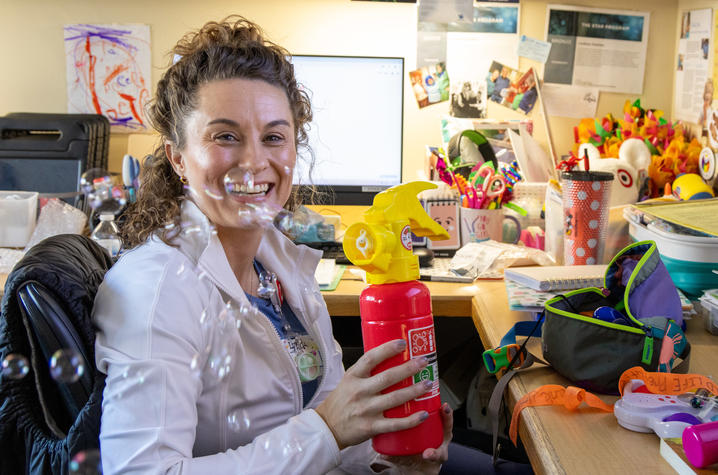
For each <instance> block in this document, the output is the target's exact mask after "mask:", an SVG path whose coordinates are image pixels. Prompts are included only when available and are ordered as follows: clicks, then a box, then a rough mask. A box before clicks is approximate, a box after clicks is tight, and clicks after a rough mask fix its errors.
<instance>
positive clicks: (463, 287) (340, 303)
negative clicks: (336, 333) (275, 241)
mask: <svg viewBox="0 0 718 475" xmlns="http://www.w3.org/2000/svg"><path fill="white" fill-rule="evenodd" d="M424 284H426V285H427V287H429V291H430V292H431V303H432V310H433V312H434V316H437V317H468V316H469V315H471V299H472V298H473V297H474V295H476V292H477V291H478V289H477V287H476V286H475V285H473V284H460V283H453V282H424ZM366 286H367V284H365V283H364V282H363V281H362V280H361V278H360V277H359V276H356V275H353V274H352V269H351V268H347V270H346V271H345V272H344V276H343V277H342V280H341V281H340V282H339V285H338V286H337V288H336V289H335V290H332V291H324V292H322V297H324V301H325V302H326V303H327V308H328V309H329V315H331V316H332V317H347V316H357V315H359V294H361V292H362V290H364V288H365V287H366Z"/></svg>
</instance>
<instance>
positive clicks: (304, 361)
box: [282, 335, 324, 383]
mask: <svg viewBox="0 0 718 475" xmlns="http://www.w3.org/2000/svg"><path fill="white" fill-rule="evenodd" d="M282 343H283V344H284V349H285V350H287V353H289V356H290V357H291V358H292V361H294V364H295V365H296V367H297V372H298V373H299V380H300V381H301V382H303V383H308V382H309V381H314V380H315V379H317V378H318V377H319V376H321V375H322V370H323V368H324V365H323V363H322V355H321V354H320V353H319V348H318V347H317V344H316V343H315V342H314V340H313V339H312V338H311V337H310V336H309V335H293V336H290V337H288V338H285V339H284V340H282Z"/></svg>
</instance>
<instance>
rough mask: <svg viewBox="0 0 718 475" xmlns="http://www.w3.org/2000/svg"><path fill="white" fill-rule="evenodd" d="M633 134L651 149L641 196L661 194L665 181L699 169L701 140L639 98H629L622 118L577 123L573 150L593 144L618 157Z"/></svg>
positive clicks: (576, 154)
mask: <svg viewBox="0 0 718 475" xmlns="http://www.w3.org/2000/svg"><path fill="white" fill-rule="evenodd" d="M631 138H637V139H640V140H641V141H642V142H643V143H644V144H645V145H646V147H648V150H649V151H650V153H651V163H650V165H649V166H648V170H647V173H648V178H649V180H648V189H647V192H646V193H645V196H641V197H640V199H645V198H654V197H658V196H661V195H662V194H663V191H664V188H665V185H666V184H667V183H668V184H672V183H673V180H675V178H676V177H677V176H679V175H681V174H683V173H698V171H699V156H700V153H701V149H702V146H701V144H700V142H699V141H698V140H697V139H696V138H692V139H691V138H690V137H689V136H688V135H687V134H686V130H685V128H684V126H683V124H682V123H681V122H679V121H676V122H670V121H669V120H667V119H666V118H664V117H663V111H660V110H655V109H643V108H642V107H641V101H640V99H636V100H635V101H634V102H633V103H632V104H631V103H630V101H626V104H625V105H624V107H623V118H622V119H620V118H616V117H614V116H613V115H611V114H608V115H606V116H605V117H602V118H596V119H582V120H581V122H580V123H579V124H578V126H576V127H574V139H575V142H576V143H575V144H574V147H573V150H572V152H571V154H572V156H573V157H576V158H579V157H580V154H579V147H580V146H581V145H582V144H591V145H593V146H595V147H596V148H597V149H598V151H599V152H600V156H601V157H602V158H614V157H618V156H619V149H620V147H621V145H622V144H623V143H624V142H625V141H626V140H628V139H631Z"/></svg>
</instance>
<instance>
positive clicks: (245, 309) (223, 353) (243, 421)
mask: <svg viewBox="0 0 718 475" xmlns="http://www.w3.org/2000/svg"><path fill="white" fill-rule="evenodd" d="M284 173H285V175H286V176H288V177H291V174H292V168H290V167H285V168H284ZM290 179H291V178H290ZM80 184H81V191H82V193H83V194H84V196H85V200H86V203H87V206H88V207H89V209H91V210H92V212H94V213H96V214H99V213H101V212H112V213H115V214H117V213H118V212H119V211H121V209H122V208H123V207H124V206H125V205H126V204H127V201H128V193H127V190H125V188H124V187H123V186H122V185H121V184H120V183H118V180H117V178H116V177H115V176H113V175H112V174H110V173H108V172H107V171H106V170H103V169H98V168H93V169H90V170H87V171H86V172H85V173H83V175H82V177H81V180H80ZM223 184H224V189H217V190H215V189H211V188H209V187H205V189H203V190H202V193H204V195H206V196H208V197H210V198H212V199H215V200H222V199H224V198H225V197H227V196H231V194H242V195H251V194H261V193H262V191H261V190H262V189H261V188H260V189H257V188H255V177H254V175H253V173H252V172H251V171H250V170H247V169H245V168H242V167H236V168H233V169H231V170H229V172H227V174H226V175H225V177H224V180H223ZM185 191H186V192H187V193H188V194H189V195H193V196H195V197H197V191H196V190H194V189H193V188H191V187H190V186H189V185H185ZM237 218H238V221H237V223H238V224H239V225H241V226H246V227H250V226H261V227H265V226H270V225H273V226H275V227H277V228H278V229H279V230H280V231H282V232H283V233H284V234H286V235H288V236H290V237H291V238H295V237H296V236H297V235H298V234H300V233H301V229H302V224H301V222H300V221H301V220H297V219H296V217H295V215H294V214H293V213H291V212H289V211H288V210H286V209H283V208H281V206H279V205H277V204H270V203H268V202H266V201H264V200H250V201H249V202H240V203H239V206H238V211H237ZM174 226H175V225H174V224H172V223H170V224H168V225H167V226H165V227H166V229H172V228H174ZM181 232H182V233H183V234H197V233H203V232H209V233H213V234H216V232H217V231H216V229H214V228H213V227H210V228H209V229H203V228H202V227H200V226H197V225H189V224H187V225H186V224H185V223H182V224H181ZM190 267H191V265H190V264H189V263H181V264H180V265H179V266H178V268H177V269H176V271H175V273H176V275H177V276H181V275H183V274H184V273H185V272H186V271H187V269H189V268H190ZM199 277H200V280H202V279H206V278H207V275H206V274H204V273H201V274H200V276H199ZM256 290H257V293H258V294H259V295H260V296H262V297H264V298H270V299H271V298H275V297H276V295H275V293H276V286H274V285H272V283H271V282H268V281H267V278H266V276H264V277H263V279H260V282H259V283H258V288H257V289H256ZM303 292H304V294H305V295H311V293H312V289H309V288H305V289H303ZM318 298H319V297H318ZM257 316H260V317H261V318H264V317H263V315H261V312H260V310H259V309H257V308H256V307H255V306H253V305H248V304H241V305H238V304H236V303H235V302H233V301H229V302H226V303H225V304H224V306H223V307H222V308H221V309H219V311H217V310H216V309H215V310H214V311H210V310H209V309H205V310H204V311H203V312H201V314H200V315H199V322H200V325H201V326H202V327H203V328H204V329H205V330H206V331H207V332H209V335H210V336H211V337H210V338H209V340H208V341H211V342H212V343H211V344H210V345H208V346H207V347H206V348H204V349H203V350H202V351H201V352H200V353H197V354H195V355H194V356H193V357H192V359H191V361H190V363H189V368H190V371H191V374H192V375H193V377H196V378H201V377H202V375H203V374H208V375H209V376H210V377H213V378H216V379H217V380H220V381H221V380H223V379H224V378H226V377H227V376H228V375H229V374H230V373H231V371H232V367H233V364H234V363H235V361H234V357H235V355H234V354H233V351H234V348H233V347H232V345H231V341H232V335H233V332H237V331H239V330H240V329H241V327H242V324H243V322H245V321H247V319H249V318H258V317H257ZM284 330H285V331H286V332H287V333H288V334H293V330H292V328H291V326H289V325H288V324H285V328H284ZM327 356H328V355H327ZM85 364H86V363H85V361H84V360H83V358H82V356H81V355H79V354H78V353H77V352H75V351H74V350H71V349H61V350H58V351H57V352H55V353H54V354H53V355H52V357H51V358H50V361H49V370H50V375H51V376H52V378H54V379H55V380H56V381H58V382H62V383H65V384H72V383H75V382H77V380H78V379H79V378H80V377H82V375H83V374H84V373H85V371H86V369H85ZM29 372H30V363H29V361H28V359H27V358H26V357H25V356H23V355H20V354H9V355H7V356H6V357H5V358H4V359H3V361H2V366H1V368H0V376H2V379H15V380H17V379H22V378H24V377H26V376H27V375H28V374H29ZM122 376H123V378H124V379H125V380H126V381H127V384H129V385H134V384H143V383H144V380H145V378H144V375H143V373H142V372H141V371H134V370H132V369H131V368H130V367H128V368H126V369H125V371H124V372H123V373H122ZM115 397H122V391H119V392H118V393H117V394H116V395H115ZM226 424H227V427H228V428H229V430H230V431H232V432H235V433H242V432H245V433H246V432H247V431H249V430H250V427H251V425H252V424H251V419H250V417H249V414H248V413H247V411H246V409H237V410H233V411H231V412H230V413H229V414H228V415H227V419H226ZM262 444H263V448H264V449H265V450H267V451H270V452H272V453H274V452H276V455H277V456H278V457H279V456H283V457H286V456H288V455H291V454H294V453H300V452H302V446H301V444H300V443H299V441H296V440H293V441H284V443H281V444H274V445H272V442H270V439H269V438H267V439H265V440H264V441H263V442H262ZM69 473H70V474H77V475H95V474H101V473H102V466H101V460H100V452H99V450H95V449H92V450H84V451H80V452H78V453H77V454H75V455H74V456H73V458H72V460H71V461H70V464H69Z"/></svg>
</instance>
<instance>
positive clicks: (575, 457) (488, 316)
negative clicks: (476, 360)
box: [472, 282, 718, 474]
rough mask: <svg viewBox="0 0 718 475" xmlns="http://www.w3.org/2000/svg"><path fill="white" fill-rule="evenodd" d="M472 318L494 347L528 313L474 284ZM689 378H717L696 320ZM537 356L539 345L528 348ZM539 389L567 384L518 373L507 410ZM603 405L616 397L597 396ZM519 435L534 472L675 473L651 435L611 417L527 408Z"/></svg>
mask: <svg viewBox="0 0 718 475" xmlns="http://www.w3.org/2000/svg"><path fill="white" fill-rule="evenodd" d="M475 285H476V287H477V288H478V290H479V291H478V292H477V298H475V299H474V301H473V306H472V317H473V319H474V325H475V326H476V328H477V330H478V331H479V334H480V336H481V340H482V341H483V342H484V345H487V348H488V347H491V348H494V347H496V346H498V345H499V342H500V341H501V337H503V336H504V334H505V333H506V332H507V331H508V330H509V329H510V328H511V327H512V326H513V325H514V323H516V322H517V321H519V320H521V319H525V318H526V317H527V315H528V313H524V312H511V311H509V310H508V303H507V299H506V291H505V289H504V283H503V282H477V283H476V284H475ZM687 336H688V339H689V341H690V342H691V347H692V354H691V366H690V371H691V372H692V373H701V374H705V375H713V376H715V375H718V359H717V358H716V357H715V355H716V350H717V349H718V338H717V337H715V336H713V335H711V334H709V333H708V332H706V331H705V330H704V329H703V326H702V322H701V320H700V318H696V319H693V320H691V321H689V322H688V330H687ZM531 351H532V352H539V351H540V348H539V345H534V347H533V348H531ZM544 384H561V385H564V386H568V385H570V384H571V383H570V382H569V381H568V380H567V379H565V378H563V377H561V376H559V375H558V374H557V373H556V372H554V371H553V370H551V369H549V368H546V367H541V366H539V367H537V368H534V369H530V370H527V371H525V372H523V373H520V374H518V375H517V376H515V377H514V379H513V380H512V381H511V382H510V383H509V387H508V394H509V397H508V399H509V405H510V407H511V408H513V406H514V404H515V402H516V401H517V400H518V399H519V398H520V397H522V396H523V395H524V394H526V393H528V392H529V391H532V390H534V389H535V388H537V387H539V386H541V385H544ZM601 399H603V400H604V401H605V402H607V403H613V402H615V401H616V399H617V398H616V397H612V396H601ZM519 435H520V436H521V440H522V441H523V443H524V446H525V447H526V452H527V453H528V456H529V459H530V460H531V466H532V467H533V469H534V470H535V471H536V473H548V474H561V473H568V474H573V473H581V474H587V473H597V474H608V473H628V474H632V473H635V474H639V473H641V474H643V473H650V474H675V471H674V470H673V469H672V468H671V466H670V465H668V463H667V462H666V461H665V460H663V458H662V457H661V455H660V454H659V439H658V437H657V436H656V435H655V434H641V433H638V432H633V431H630V430H627V429H624V428H623V427H621V426H619V425H618V422H617V421H616V417H615V416H614V415H613V414H612V413H611V414H609V413H605V412H601V411H598V410H596V409H592V408H588V407H586V406H585V405H583V406H581V408H580V410H579V411H578V412H577V413H571V412H569V411H568V410H566V409H564V408H562V407H556V406H549V407H530V408H526V409H524V410H523V411H522V413H521V418H520V424H519Z"/></svg>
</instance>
